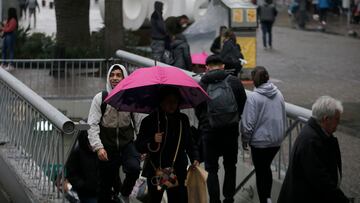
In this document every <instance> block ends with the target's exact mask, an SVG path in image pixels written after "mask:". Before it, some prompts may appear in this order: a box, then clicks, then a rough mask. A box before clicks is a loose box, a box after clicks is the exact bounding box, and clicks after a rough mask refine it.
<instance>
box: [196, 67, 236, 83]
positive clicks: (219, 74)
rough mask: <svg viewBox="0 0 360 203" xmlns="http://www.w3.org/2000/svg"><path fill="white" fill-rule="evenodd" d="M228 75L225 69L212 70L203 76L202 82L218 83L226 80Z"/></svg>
mask: <svg viewBox="0 0 360 203" xmlns="http://www.w3.org/2000/svg"><path fill="white" fill-rule="evenodd" d="M228 75H229V74H228V73H226V72H225V71H224V70H211V71H209V72H207V73H206V74H205V75H204V76H202V78H201V80H200V82H202V83H204V84H210V83H216V82H219V81H222V80H224V79H225V78H226V77H227V76H228Z"/></svg>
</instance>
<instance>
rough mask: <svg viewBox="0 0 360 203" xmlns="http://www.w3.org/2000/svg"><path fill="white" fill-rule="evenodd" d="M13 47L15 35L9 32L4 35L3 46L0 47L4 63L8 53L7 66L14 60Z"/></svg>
mask: <svg viewBox="0 0 360 203" xmlns="http://www.w3.org/2000/svg"><path fill="white" fill-rule="evenodd" d="M14 46H15V33H14V32H10V33H6V34H5V36H4V41H3V46H2V59H3V60H4V61H5V60H6V56H7V51H9V59H10V61H9V64H11V62H12V61H11V60H12V59H14ZM3 63H5V62H3Z"/></svg>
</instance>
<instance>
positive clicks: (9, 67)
mask: <svg viewBox="0 0 360 203" xmlns="http://www.w3.org/2000/svg"><path fill="white" fill-rule="evenodd" d="M4 69H5V70H6V71H8V72H10V71H13V70H15V68H14V66H12V65H8V66H6V67H5V68H4Z"/></svg>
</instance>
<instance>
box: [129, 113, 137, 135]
mask: <svg viewBox="0 0 360 203" xmlns="http://www.w3.org/2000/svg"><path fill="white" fill-rule="evenodd" d="M130 118H131V122H132V125H133V128H134V131H135V133H137V132H138V131H137V128H136V123H135V116H134V113H133V112H130Z"/></svg>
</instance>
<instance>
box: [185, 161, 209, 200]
mask: <svg viewBox="0 0 360 203" xmlns="http://www.w3.org/2000/svg"><path fill="white" fill-rule="evenodd" d="M207 176H208V173H207V172H206V171H205V170H204V169H203V168H202V167H200V166H196V167H195V168H193V167H189V169H188V173H187V177H186V182H185V184H186V187H187V191H188V203H207V202H208V195H207V186H206V180H207Z"/></svg>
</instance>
